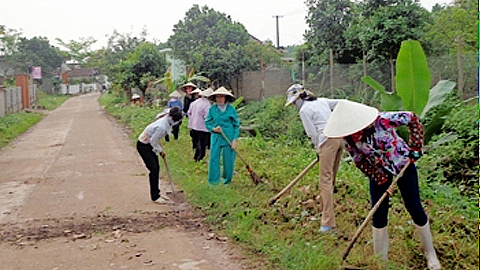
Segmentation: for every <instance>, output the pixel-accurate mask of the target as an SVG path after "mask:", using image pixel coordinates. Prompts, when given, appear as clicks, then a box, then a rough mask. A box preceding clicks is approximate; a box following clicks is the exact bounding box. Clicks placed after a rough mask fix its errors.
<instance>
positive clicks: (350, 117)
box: [323, 99, 378, 138]
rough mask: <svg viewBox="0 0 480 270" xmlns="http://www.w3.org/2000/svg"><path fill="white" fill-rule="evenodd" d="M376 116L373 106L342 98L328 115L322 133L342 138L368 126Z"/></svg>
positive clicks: (376, 112)
mask: <svg viewBox="0 0 480 270" xmlns="http://www.w3.org/2000/svg"><path fill="white" fill-rule="evenodd" d="M377 116H378V110H377V109H376V108H374V107H370V106H367V105H364V104H361V103H357V102H353V101H349V100H346V99H342V100H340V101H338V104H337V106H336V107H335V109H334V110H333V112H332V114H331V115H330V118H329V119H328V121H327V124H326V126H325V129H324V130H323V134H325V136H327V137H329V138H342V137H345V136H348V135H351V134H353V133H355V132H357V131H360V130H362V129H364V128H366V127H368V125H370V124H371V123H373V121H375V119H377Z"/></svg>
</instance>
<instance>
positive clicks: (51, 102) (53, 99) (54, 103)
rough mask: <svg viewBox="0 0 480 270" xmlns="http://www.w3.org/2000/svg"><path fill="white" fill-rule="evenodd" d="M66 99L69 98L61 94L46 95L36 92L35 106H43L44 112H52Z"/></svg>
mask: <svg viewBox="0 0 480 270" xmlns="http://www.w3.org/2000/svg"><path fill="white" fill-rule="evenodd" d="M67 99H69V96H66V95H63V94H47V93H45V92H43V91H38V101H37V105H38V106H43V107H44V108H45V110H49V111H52V110H54V109H56V108H57V107H58V106H60V105H62V104H63V102H65V101H66V100H67Z"/></svg>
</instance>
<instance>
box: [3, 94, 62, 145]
mask: <svg viewBox="0 0 480 270" xmlns="http://www.w3.org/2000/svg"><path fill="white" fill-rule="evenodd" d="M67 98H68V97H66V96H64V95H48V94H45V93H44V92H42V91H39V92H38V105H39V106H44V107H45V109H47V110H53V109H55V108H57V107H58V106H60V105H61V104H62V103H63V102H64V101H65V100H66V99H67ZM43 116H44V115H43V114H42V113H36V112H35V113H30V112H26V111H22V112H18V113H13V114H8V115H6V116H4V117H0V148H2V147H4V146H5V145H7V144H8V143H9V142H11V141H12V140H13V139H15V138H16V137H17V136H18V135H20V134H22V133H23V132H25V131H26V130H27V129H28V128H29V127H31V126H33V125H35V124H36V123H37V122H38V121H40V120H41V119H42V118H43Z"/></svg>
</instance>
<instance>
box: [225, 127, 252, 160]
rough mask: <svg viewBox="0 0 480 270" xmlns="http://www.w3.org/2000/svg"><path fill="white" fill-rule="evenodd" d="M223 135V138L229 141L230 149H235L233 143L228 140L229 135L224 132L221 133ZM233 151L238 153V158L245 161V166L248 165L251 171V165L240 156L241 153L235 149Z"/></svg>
mask: <svg viewBox="0 0 480 270" xmlns="http://www.w3.org/2000/svg"><path fill="white" fill-rule="evenodd" d="M221 134H222V136H223V138H224V139H225V140H226V141H227V143H228V145H230V148H232V149H233V145H232V142H231V141H230V140H229V139H228V138H227V135H225V133H223V130H222V131H221ZM233 151H235V153H237V156H238V157H239V158H240V159H241V160H242V161H243V163H245V165H247V166H248V167H249V168H250V169H251V167H250V165H248V163H247V161H246V160H245V159H244V158H243V157H242V156H241V155H240V153H238V151H237V150H236V149H233Z"/></svg>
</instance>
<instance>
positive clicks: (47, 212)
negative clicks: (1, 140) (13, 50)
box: [0, 93, 247, 270]
mask: <svg viewBox="0 0 480 270" xmlns="http://www.w3.org/2000/svg"><path fill="white" fill-rule="evenodd" d="M97 98H98V94H97V93H93V94H88V95H84V96H78V97H74V98H71V99H69V100H67V101H66V102H65V103H64V104H63V105H62V106H61V107H59V108H58V109H56V110H55V111H52V112H50V113H49V114H48V115H47V116H46V117H45V118H44V119H43V120H42V121H41V122H39V123H38V124H37V125H35V126H34V127H32V128H31V129H30V130H28V131H27V132H26V133H25V134H23V135H22V136H20V137H19V138H18V139H17V140H16V141H14V142H12V143H11V144H9V145H8V146H6V147H4V148H3V149H1V150H0V268H1V269H3V270H5V269H48V270H52V269H56V270H62V269H182V270H190V269H191V270H194V269H199V270H207V269H212V270H213V269H245V268H247V267H245V264H244V263H243V259H242V257H241V255H239V254H240V253H239V252H238V251H235V249H233V248H232V247H231V246H230V245H229V244H228V241H224V240H225V239H222V238H219V237H215V236H214V235H212V234H210V233H208V231H207V230H206V228H204V225H203V224H202V220H203V217H201V216H198V215H197V216H196V215H195V214H194V213H193V211H192V210H191V208H190V207H189V205H188V204H181V205H175V206H172V205H158V204H156V203H153V202H151V201H150V199H149V194H148V180H147V176H145V173H146V169H145V167H144V165H143V163H141V159H140V157H139V156H138V154H137V152H136V150H135V148H134V147H133V146H132V144H131V143H130V142H129V140H128V137H127V134H126V133H125V132H124V131H123V129H122V127H121V126H119V125H118V124H117V123H116V122H115V121H112V120H110V119H109V118H108V117H107V116H106V114H105V113H104V112H103V111H102V109H101V107H100V105H99V104H98V102H97ZM161 189H162V191H164V190H166V189H168V184H167V183H165V182H162V183H161Z"/></svg>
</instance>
